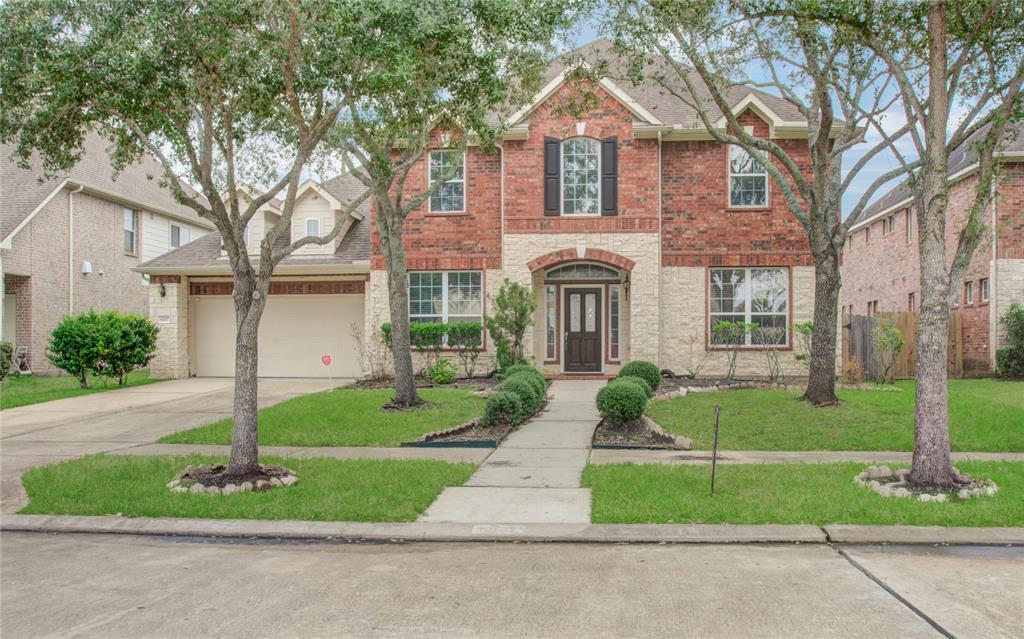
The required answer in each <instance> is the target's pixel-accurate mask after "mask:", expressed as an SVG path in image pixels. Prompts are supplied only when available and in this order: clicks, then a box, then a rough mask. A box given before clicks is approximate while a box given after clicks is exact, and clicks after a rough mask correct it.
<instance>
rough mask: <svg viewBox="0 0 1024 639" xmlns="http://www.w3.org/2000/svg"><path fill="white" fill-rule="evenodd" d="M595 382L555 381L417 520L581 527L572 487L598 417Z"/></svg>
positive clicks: (580, 501)
mask: <svg viewBox="0 0 1024 639" xmlns="http://www.w3.org/2000/svg"><path fill="white" fill-rule="evenodd" d="M603 385H604V382H603V381H568V380H559V381H555V382H553V383H552V384H551V388H550V389H549V396H550V399H549V401H548V405H547V408H546V409H545V410H544V412H543V413H541V414H540V415H539V416H538V417H537V418H535V419H533V420H532V421H530V422H529V423H527V424H526V425H524V426H522V427H521V428H520V429H519V430H517V431H516V432H514V433H513V434H512V435H510V436H509V437H508V439H506V440H505V441H504V442H503V443H502V444H501V446H499V447H498V448H497V449H496V450H495V451H494V452H493V453H492V454H491V455H490V456H489V457H488V458H487V460H486V461H484V463H483V464H481V465H480V468H478V469H477V471H476V473H474V474H473V476H472V477H470V478H469V481H467V482H466V484H465V485H464V486H460V487H457V488H446V489H445V490H444V492H442V493H441V495H440V497H438V498H437V501H435V502H434V503H433V504H432V505H431V506H430V508H428V509H427V511H426V512H425V513H424V514H423V516H422V517H420V519H419V521H423V522H457V523H475V524H575V523H579V524H584V523H589V522H590V489H589V488H581V487H580V477H581V475H582V473H583V468H584V467H585V466H586V465H587V461H588V459H589V458H590V442H591V439H592V437H593V435H594V428H595V427H596V426H597V423H598V421H599V417H598V414H597V409H596V407H595V405H594V397H595V396H596V395H597V391H598V389H600V388H601V387H602V386H603Z"/></svg>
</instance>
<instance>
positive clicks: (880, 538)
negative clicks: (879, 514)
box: [822, 525, 1024, 546]
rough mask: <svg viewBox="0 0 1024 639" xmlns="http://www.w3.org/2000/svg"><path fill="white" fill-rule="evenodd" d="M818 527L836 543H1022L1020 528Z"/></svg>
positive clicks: (1010, 544) (1004, 544) (973, 544)
mask: <svg viewBox="0 0 1024 639" xmlns="http://www.w3.org/2000/svg"><path fill="white" fill-rule="evenodd" d="M822 530H824V531H825V534H826V535H828V539H829V541H830V542H832V543H836V544H926V545H949V546H1024V528H970V527H956V526H949V527H946V526H852V525H832V526H825V527H824V528H823V529H822Z"/></svg>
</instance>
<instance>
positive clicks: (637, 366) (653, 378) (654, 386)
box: [619, 359, 661, 393]
mask: <svg viewBox="0 0 1024 639" xmlns="http://www.w3.org/2000/svg"><path fill="white" fill-rule="evenodd" d="M619 377H639V378H640V379H642V380H644V381H645V382H647V385H648V386H650V387H651V392H652V393H653V392H654V391H656V390H658V386H660V385H661V370H659V369H658V367H657V366H656V365H655V364H653V363H652V362H648V361H646V360H642V359H635V360H633V361H632V362H629V363H628V364H625V365H624V366H623V367H622V368H621V369H619Z"/></svg>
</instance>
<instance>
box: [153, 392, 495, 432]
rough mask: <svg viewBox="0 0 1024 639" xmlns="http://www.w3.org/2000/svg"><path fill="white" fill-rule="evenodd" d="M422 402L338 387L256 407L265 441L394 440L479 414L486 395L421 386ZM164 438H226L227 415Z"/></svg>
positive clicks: (460, 421) (478, 415)
mask: <svg viewBox="0 0 1024 639" xmlns="http://www.w3.org/2000/svg"><path fill="white" fill-rule="evenodd" d="M419 394H420V397H421V398H422V399H423V400H424V401H425V402H426V404H424V405H423V406H420V407H417V408H412V409H409V410H403V411H385V410H381V406H383V405H384V404H387V403H388V402H390V401H391V398H392V397H394V391H393V390H391V389H356V388H339V389H336V390H333V391H328V392H326V393H316V394H314V395H305V396H303V397H297V398H295V399H290V400H288V401H286V402H281V403H280V404H275V405H274V406H271V407H269V408H264V409H263V410H261V411H260V412H259V423H260V426H259V428H260V443H261V444H263V445H266V446H397V445H398V444H400V443H402V442H404V441H409V440H412V439H416V438H418V437H419V436H421V435H423V434H424V433H429V432H431V431H435V430H441V429H442V428H450V427H452V426H456V425H458V424H461V423H463V422H466V421H469V420H471V419H475V418H477V417H480V416H481V415H483V411H484V400H483V399H482V398H480V397H477V396H476V395H474V394H473V393H472V392H471V391H468V390H460V389H450V388H423V389H420V390H419ZM160 442H161V443H164V444H230V443H231V419H230V418H227V419H222V420H220V421H216V422H213V423H212V424H206V425H205V426H200V427H198V428H193V429H191V430H185V431H181V432H178V433H172V434H170V435H167V436H166V437H163V438H162V439H160Z"/></svg>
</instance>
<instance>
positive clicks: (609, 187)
mask: <svg viewBox="0 0 1024 639" xmlns="http://www.w3.org/2000/svg"><path fill="white" fill-rule="evenodd" d="M618 214H619V151H618V138H616V137H615V136H614V135H613V136H611V137H608V138H605V139H603V140H601V215H618Z"/></svg>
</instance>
